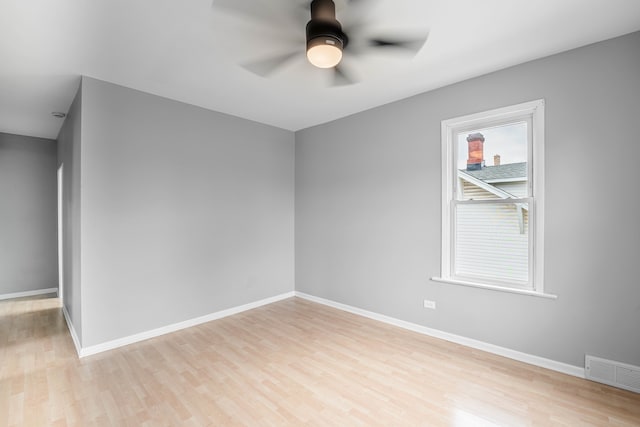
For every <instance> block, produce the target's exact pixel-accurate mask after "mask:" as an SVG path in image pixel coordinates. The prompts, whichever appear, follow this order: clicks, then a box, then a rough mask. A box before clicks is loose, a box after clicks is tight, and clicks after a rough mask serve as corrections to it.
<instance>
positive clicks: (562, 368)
mask: <svg viewBox="0 0 640 427" xmlns="http://www.w3.org/2000/svg"><path fill="white" fill-rule="evenodd" d="M295 295H296V297H299V298H302V299H306V300H309V301H312V302H316V303H318V304H323V305H326V306H329V307H333V308H337V309H338V310H342V311H347V312H349V313H352V314H357V315H360V316H363V317H367V318H369V319H373V320H377V321H380V322H383V323H387V324H390V325H394V326H398V327H400V328H403V329H407V330H410V331H414V332H418V333H420V334H424V335H428V336H431V337H435V338H440V339H443V340H446V341H450V342H454V343H456V344H461V345H464V346H467V347H471V348H475V349H478V350H482V351H486V352H487V353H493V354H497V355H499V356H504V357H508V358H509V359H514V360H518V361H520V362H524V363H528V364H530V365H535V366H540V367H542V368H546V369H551V370H552V371H556V372H561V373H563V374H567V375H572V376H574V377H578V378H585V372H584V368H582V367H580V366H574V365H569V364H567V363H563V362H558V361H555V360H551V359H546V358H544V357H540V356H534V355H532V354H527V353H523V352H520V351H516V350H511V349H509V348H505V347H500V346H497V345H494V344H489V343H486V342H483V341H478V340H474V339H471V338H467V337H463V336H460V335H455V334H450V333H448V332H443V331H440V330H438V329H432V328H427V327H426V326H422V325H417V324H415V323H411V322H406V321H404V320H399V319H396V318H393V317H389V316H385V315H383V314H378V313H374V312H372V311H367V310H363V309H360V308H357V307H353V306H350V305H346V304H342V303H339V302H335V301H331V300H328V299H324V298H319V297H316V296H313V295H309V294H305V293H303V292H297V291H296V292H295Z"/></svg>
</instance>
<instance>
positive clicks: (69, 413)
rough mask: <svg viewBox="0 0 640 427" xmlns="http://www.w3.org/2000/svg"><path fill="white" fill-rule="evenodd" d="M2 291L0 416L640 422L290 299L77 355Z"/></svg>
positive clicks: (491, 363)
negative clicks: (103, 350)
mask: <svg viewBox="0 0 640 427" xmlns="http://www.w3.org/2000/svg"><path fill="white" fill-rule="evenodd" d="M58 305H59V301H58V300H57V299H56V298H25V299H19V300H13V301H2V302H0V361H1V364H0V426H38V427H39V426H48V425H53V426H71V425H77V426H83V427H85V426H102V425H105V426H108V425H114V426H156V425H158V426H182V425H185V426H225V425H246V426H287V425H291V426H299V425H323V426H377V425H381V426H414V425H416V426H417V425H420V426H440V425H442V426H494V425H500V426H503V425H504V426H521V425H522V426H527V425H540V426H551V425H564V426H585V425H596V426H604V425H612V426H640V395H638V394H635V393H631V392H626V391H623V390H618V389H615V388H611V387H608V386H604V385H600V384H596V383H592V382H589V381H586V380H580V379H577V378H574V377H570V376H566V375H562V374H558V373H555V372H551V371H547V370H545V369H542V368H537V367H533V366H529V365H526V364H523V363H519V362H515V361H512V360H509V359H505V358H502V357H499V356H494V355H491V354H487V353H483V352H480V351H477V350H472V349H469V348H466V347H463V346H460V345H456V344H452V343H448V342H444V341H440V340H437V339H433V338H430V337H426V336H423V335H419V334H416V333H412V332H409V331H405V330H402V329H399V328H395V327H393V326H389V325H386V324H382V323H378V322H375V321H372V320H369V319H365V318H361V317H358V316H355V315H351V314H348V313H344V312H341V311H338V310H334V309H331V308H327V307H324V306H321V305H317V304H314V303H311V302H307V301H304V300H300V299H295V298H292V299H289V300H285V301H281V302H278V303H275V304H272V305H269V306H265V307H261V308H258V309H255V310H251V311H248V312H245V313H241V314H238V315H235V316H231V317H227V318H224V319H221V320H217V321H214V322H210V323H206V324H203V325H200V326H196V327H193V328H190V329H186V330H183V331H180V332H176V333H173V334H170V335H165V336H163V337H159V338H154V339H151V340H148V341H145V342H141V343H138V344H133V345H130V346H127V347H123V348H121V349H117V350H113V351H109V352H106V353H101V354H99V355H95V356H91V357H87V358H84V359H81V360H79V359H78V358H77V357H76V354H75V350H74V347H73V343H72V341H71V338H70V336H69V333H68V331H67V328H66V325H65V323H64V319H63V317H62V315H61V311H60V309H59V307H58Z"/></svg>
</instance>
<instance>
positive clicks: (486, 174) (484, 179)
mask: <svg viewBox="0 0 640 427" xmlns="http://www.w3.org/2000/svg"><path fill="white" fill-rule="evenodd" d="M527 128H528V123H527V122H526V121H521V122H514V123H508V124H503V125H499V126H493V127H487V128H481V129H474V130H471V131H467V132H460V133H458V134H457V159H456V168H457V179H458V186H457V199H458V200H471V199H473V200H479V199H509V198H523V197H527V196H528V188H529V186H528V185H527V158H528V152H529V151H528V142H527V141H528V134H529V132H528V129H527Z"/></svg>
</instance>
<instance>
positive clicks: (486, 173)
mask: <svg viewBox="0 0 640 427" xmlns="http://www.w3.org/2000/svg"><path fill="white" fill-rule="evenodd" d="M461 171H462V172H464V173H465V174H467V175H471V176H472V177H474V178H477V179H479V180H481V181H484V182H508V181H521V180H526V178H527V162H522V163H507V164H504V165H499V166H485V167H483V168H482V169H479V170H475V171H469V170H466V169H461Z"/></svg>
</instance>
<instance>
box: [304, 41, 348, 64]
mask: <svg viewBox="0 0 640 427" xmlns="http://www.w3.org/2000/svg"><path fill="white" fill-rule="evenodd" d="M341 47H342V46H341V43H336V41H335V40H332V39H328V38H324V37H323V38H322V39H321V40H313V41H312V42H311V43H309V47H308V48H307V59H308V60H309V62H310V63H311V64H313V65H314V66H316V67H318V68H332V67H335V66H336V65H338V64H339V63H340V61H341V60H342V49H341Z"/></svg>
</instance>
